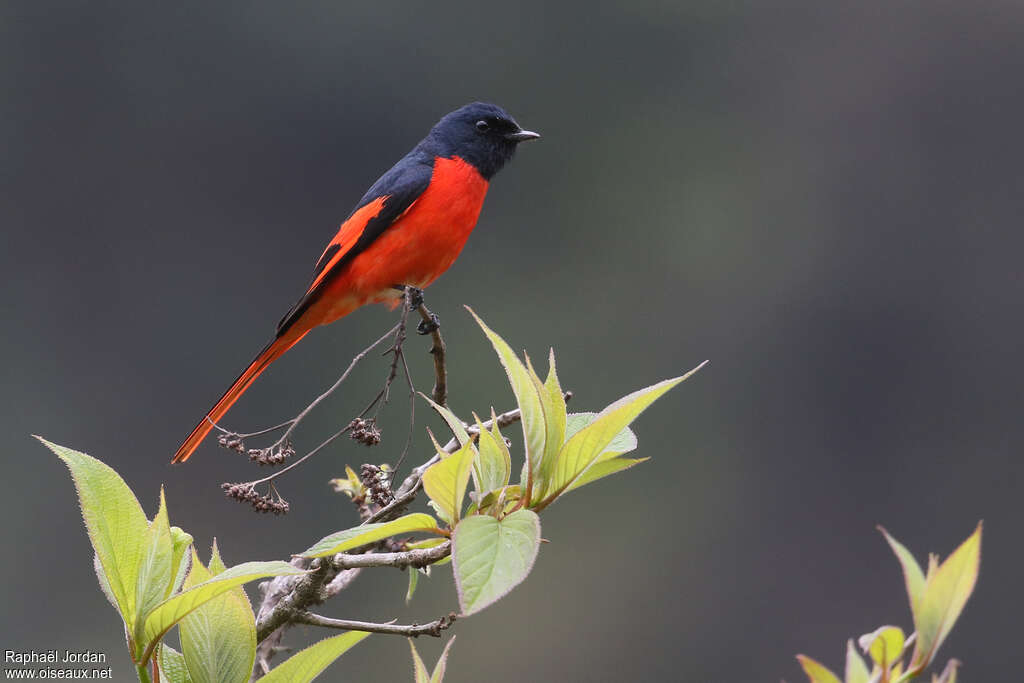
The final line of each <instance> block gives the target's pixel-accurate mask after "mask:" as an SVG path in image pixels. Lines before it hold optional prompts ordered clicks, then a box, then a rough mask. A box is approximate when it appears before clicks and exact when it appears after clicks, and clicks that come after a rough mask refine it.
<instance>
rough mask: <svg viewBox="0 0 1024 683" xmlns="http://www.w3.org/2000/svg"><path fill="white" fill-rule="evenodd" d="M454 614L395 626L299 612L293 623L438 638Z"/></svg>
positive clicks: (450, 622) (393, 624)
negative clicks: (421, 622)
mask: <svg viewBox="0 0 1024 683" xmlns="http://www.w3.org/2000/svg"><path fill="white" fill-rule="evenodd" d="M455 619H456V617H455V613H454V612H453V613H451V614H449V615H447V616H444V617H441V618H440V619H435V620H434V621H432V622H430V623H429V624H408V625H402V624H395V623H393V622H389V623H386V624H378V623H373V622H368V621H351V620H349V619H331V618H330V617H322V616H320V615H319V614H313V613H311V612H299V613H298V614H296V615H295V622H296V623H298V624H309V625H310V626H323V627H324V628H338V629H344V630H346V631H369V632H370V633H387V634H390V635H396V636H407V637H410V638H416V637H417V636H434V637H435V638H439V637H440V636H441V631H444V630H445V629H447V628H449V627H450V626H451V625H452V624H454V623H455Z"/></svg>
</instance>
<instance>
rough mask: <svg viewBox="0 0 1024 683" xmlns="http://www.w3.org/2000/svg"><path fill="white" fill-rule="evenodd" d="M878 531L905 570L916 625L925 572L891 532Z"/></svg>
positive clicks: (904, 579) (908, 594)
mask: <svg viewBox="0 0 1024 683" xmlns="http://www.w3.org/2000/svg"><path fill="white" fill-rule="evenodd" d="M878 530H879V531H881V532H882V535H883V536H885V540H886V541H887V542H888V543H889V547H890V548H892V551H893V552H894V553H895V554H896V559H897V560H899V561H900V566H901V567H902V568H903V581H904V583H905V584H906V587H907V598H908V599H909V600H910V612H911V614H913V615H914V623H915V624H916V623H917V620H918V613H919V611H920V604H921V596H922V595H923V594H924V572H922V571H921V565H919V564H918V563H917V560H915V559H914V556H913V555H911V554H910V551H909V550H907V549H906V547H904V546H903V544H902V543H900V542H899V541H897V540H896V539H895V538H893V537H892V536H890V535H889V532H888V531H886V530H885V529H884V528H883V527H881V526H879V527H878Z"/></svg>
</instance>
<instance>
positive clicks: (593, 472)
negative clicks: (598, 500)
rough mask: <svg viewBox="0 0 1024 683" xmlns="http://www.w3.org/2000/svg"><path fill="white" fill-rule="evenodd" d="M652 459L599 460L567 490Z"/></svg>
mask: <svg viewBox="0 0 1024 683" xmlns="http://www.w3.org/2000/svg"><path fill="white" fill-rule="evenodd" d="M647 460H650V458H612V459H611V460H598V461H597V462H595V463H594V464H593V465H591V466H590V467H588V468H587V469H586V471H585V472H584V473H583V474H582V475H580V476H579V477H578V478H577V479H576V481H574V482H573V483H572V484H570V485H569V488H567V489H566V490H565V492H569V491H572V490H574V489H578V488H579V487H581V486H585V485H587V484H589V483H591V482H594V481H597V480H598V479H603V478H604V477H607V476H609V475H612V474H615V473H616V472H621V471H622V470H628V469H629V468H630V467H632V466H633V465H639V464H640V463H642V462H645V461H647Z"/></svg>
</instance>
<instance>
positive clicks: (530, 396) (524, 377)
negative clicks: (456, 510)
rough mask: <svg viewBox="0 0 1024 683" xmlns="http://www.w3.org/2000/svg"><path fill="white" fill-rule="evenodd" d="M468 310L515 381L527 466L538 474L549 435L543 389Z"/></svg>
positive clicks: (534, 473)
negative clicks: (540, 388)
mask: <svg viewBox="0 0 1024 683" xmlns="http://www.w3.org/2000/svg"><path fill="white" fill-rule="evenodd" d="M467 310H469V312H470V314H471V315H472V316H473V318H474V319H476V322H477V324H478V325H480V328H481V329H482V330H483V331H484V334H485V335H487V338H488V339H489V340H490V341H491V346H493V347H494V350H495V352H497V354H498V359H499V360H500V361H501V364H502V366H503V367H504V368H505V374H507V375H508V381H509V384H511V385H512V391H513V393H514V394H515V395H516V402H517V403H518V404H519V410H520V413H521V419H520V422H521V423H522V426H523V444H524V445H525V448H526V456H527V458H526V461H527V463H528V470H529V472H530V473H532V476H537V474H538V473H539V471H540V464H541V461H542V460H543V458H544V446H545V443H546V439H547V425H546V423H545V415H544V405H543V401H542V400H541V395H540V392H539V391H538V389H537V385H536V384H534V381H533V378H532V377H531V376H530V372H529V371H528V370H527V369H526V366H524V365H523V363H522V361H520V360H519V358H518V357H517V356H516V354H515V352H513V351H512V348H511V347H510V346H509V345H508V344H507V343H506V342H505V340H504V339H502V338H501V337H499V336H498V335H497V334H496V333H495V332H494V331H493V330H491V328H489V327H487V325H485V324H484V321H483V320H481V319H480V317H479V316H477V314H476V313H474V312H473V309H471V308H469V307H467ZM520 483H521V484H522V485H523V487H524V490H525V488H526V484H527V482H525V481H523V482H520Z"/></svg>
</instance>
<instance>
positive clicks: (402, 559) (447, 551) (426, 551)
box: [330, 541, 452, 570]
mask: <svg viewBox="0 0 1024 683" xmlns="http://www.w3.org/2000/svg"><path fill="white" fill-rule="evenodd" d="M451 553H452V542H451V541H445V542H444V543H441V544H439V545H435V546H434V547H433V548H415V549H413V550H404V551H402V552H397V553H361V554H351V555H350V554H347V553H338V554H337V555H335V556H334V557H332V558H331V560H330V562H331V565H332V566H333V567H334V568H335V569H339V570H340V569H361V568H365V567H395V568H397V569H405V568H406V567H426V566H427V565H428V564H434V563H435V562H439V561H440V560H443V559H444V558H446V557H448V556H449V555H451Z"/></svg>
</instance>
